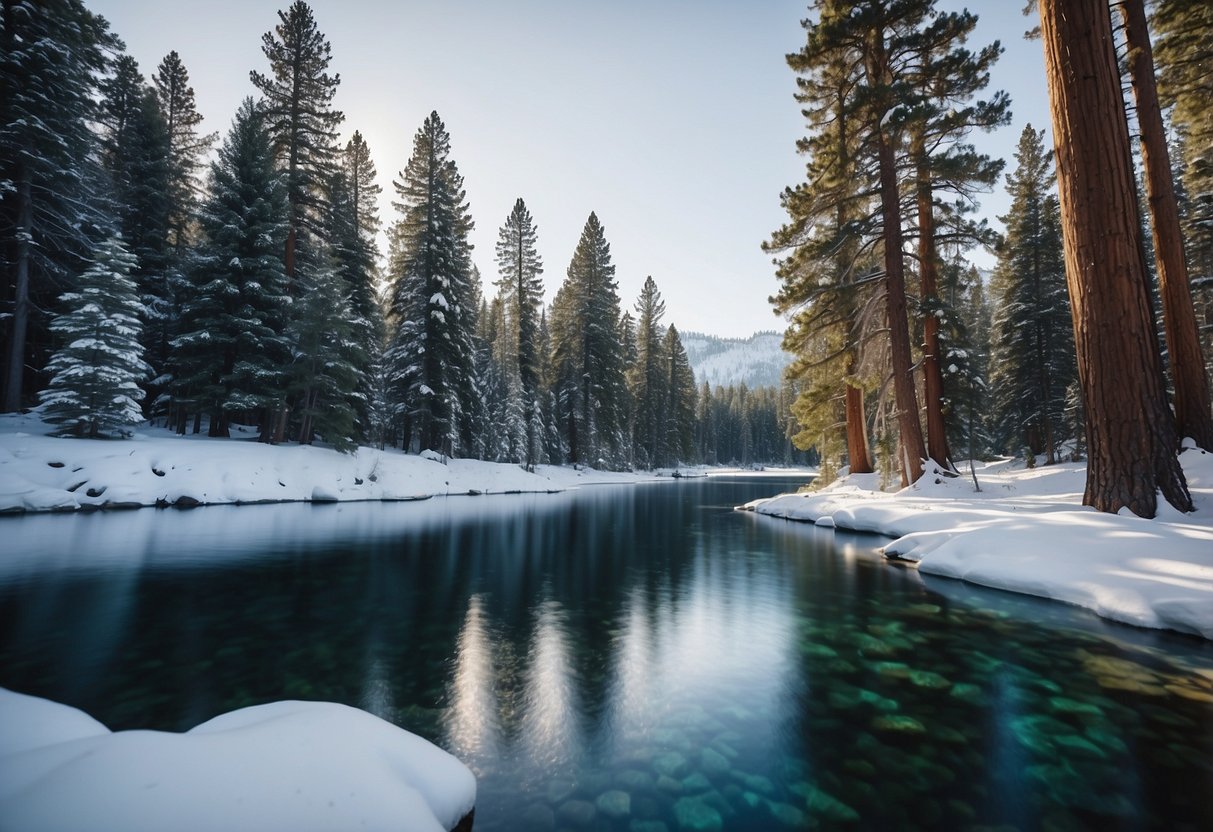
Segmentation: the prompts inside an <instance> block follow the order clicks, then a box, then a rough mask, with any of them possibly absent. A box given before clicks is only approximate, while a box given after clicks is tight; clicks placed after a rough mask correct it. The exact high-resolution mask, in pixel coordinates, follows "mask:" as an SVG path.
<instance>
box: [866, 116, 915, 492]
mask: <svg viewBox="0 0 1213 832" xmlns="http://www.w3.org/2000/svg"><path fill="white" fill-rule="evenodd" d="M877 129H878V131H879V132H878V133H877V137H876V142H877V151H878V153H879V157H880V202H881V208H880V212H881V220H882V223H883V225H884V229H883V231H882V234H883V236H884V269H885V314H886V316H887V318H888V325H889V351H890V353H891V357H892V363H893V399H894V402H895V403H896V406H897V428H898V433H899V434H900V436H901V444H902V448H903V453H902V455H901V458H902V484H903V485H909V484H910V483H914V482H917V481H918V478H919V477H921V476H922V461H923V460H924V459H925V458H926V456H927V448H926V445H925V444H924V443H923V441H922V425H921V424H919V422H918V392H917V391H916V390H915V389H914V371H913V362H912V361H911V359H910V328H909V324H908V323H907V322H906V277H905V266H904V263H903V262H902V254H901V205H900V203H899V201H898V193H897V167H896V164H895V162H894V159H893V146H892V145H891V144H889V142H888V139H887V138H886V137H885V135H884V131H883V128H877Z"/></svg>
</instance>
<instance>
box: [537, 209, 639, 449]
mask: <svg viewBox="0 0 1213 832" xmlns="http://www.w3.org/2000/svg"><path fill="white" fill-rule="evenodd" d="M619 318H620V309H619V296H618V294H617V293H616V283H615V267H614V266H613V265H612V264H611V247H610V246H609V245H608V244H607V241H606V234H605V232H604V231H603V228H602V225H601V223H599V221H598V217H597V216H596V215H595V214H592V213H591V214H590V217H589V219H588V220H587V221H586V224H585V228H584V229H583V230H582V232H581V239H580V240H579V241H578V243H577V249H576V251H574V253H573V260H572V262H571V263H569V268H568V276H567V278H566V279H565V281H564V283H563V284H562V285H561V287H560V290H559V291H558V292H557V294H556V301H555V303H554V305H553V309H552V322H551V326H552V356H553V359H552V363H553V365H554V373H555V386H556V392H557V395H558V399H559V408H560V414H561V417H562V419H561V421H562V425H563V430H564V438H565V441H566V442H567V445H568V455H569V459H570V461H572V462H574V463H580V464H583V465H595V466H603V467H608V468H609V467H618V466H620V465H621V464H622V457H623V456H624V453H625V448H624V445H625V439H624V436H623V428H624V427H625V424H624V422H623V412H622V403H623V400H624V396H625V395H626V392H627V391H626V384H625V381H624V375H623V370H624V368H623V351H622V349H621V347H620V344H619V329H618V324H619Z"/></svg>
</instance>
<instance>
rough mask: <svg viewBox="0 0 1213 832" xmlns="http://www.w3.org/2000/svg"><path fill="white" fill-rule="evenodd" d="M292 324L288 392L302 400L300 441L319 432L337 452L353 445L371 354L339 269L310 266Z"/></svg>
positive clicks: (304, 272) (302, 279)
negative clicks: (356, 399) (358, 396)
mask: <svg viewBox="0 0 1213 832" xmlns="http://www.w3.org/2000/svg"><path fill="white" fill-rule="evenodd" d="M299 288H300V292H299V299H298V300H297V301H296V302H295V304H294V307H293V318H292V320H291V323H290V325H289V326H288V331H287V335H288V337H289V338H290V342H291V348H292V353H293V361H292V363H291V369H290V373H289V379H290V381H289V392H290V393H291V394H292V395H293V396H294V397H295V399H296V400H297V401H298V402H299V403H300V407H299V415H300V417H301V419H302V423H301V425H300V428H299V442H300V444H303V445H310V444H312V441H313V438H314V435H315V434H317V433H318V434H320V437H321V438H322V439H324V440H325V441H326V442H328V443H330V444H331V445H332V446H333V447H334V448H336V449H337V450H339V451H350V450H353V448H354V447H355V443H354V433H355V426H354V420H355V412H354V406H353V404H352V399H353V393H354V390H355V387H356V386H357V385H358V383H359V381H360V380H361V379H360V372H359V369H358V368H360V367H365V366H366V365H367V364H368V363H369V356H367V355H366V353H365V352H364V351H363V349H362V347H363V345H362V344H361V343H360V342H359V341H358V339H357V338H356V337H355V333H354V315H353V314H352V313H351V312H350V305H349V298H348V288H347V286H346V284H345V282H344V280H342V278H341V277H340V276H338V275H337V274H336V271H335V270H334V269H333V268H332V267H330V268H313V267H308V268H305V269H303V270H302V272H301V276H300V287H299Z"/></svg>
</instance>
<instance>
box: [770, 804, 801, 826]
mask: <svg viewBox="0 0 1213 832" xmlns="http://www.w3.org/2000/svg"><path fill="white" fill-rule="evenodd" d="M767 808H769V809H770V810H771V817H773V818H774V819H775V822H776V823H778V824H780V825H781V826H787V827H789V828H791V829H801V828H803V827H804V825H805V820H806V818H805V815H804V812H802V811H800V810H799V809H797V808H796V807H795V806H793V805H792V804H790V803H777V802H775V801H774V800H772V801H769V802H768V803H767Z"/></svg>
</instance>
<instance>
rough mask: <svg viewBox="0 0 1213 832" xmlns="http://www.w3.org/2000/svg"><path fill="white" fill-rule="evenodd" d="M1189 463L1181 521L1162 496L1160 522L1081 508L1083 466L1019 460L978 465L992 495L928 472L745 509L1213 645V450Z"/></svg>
mask: <svg viewBox="0 0 1213 832" xmlns="http://www.w3.org/2000/svg"><path fill="white" fill-rule="evenodd" d="M1188 444H1190V443H1188ZM1179 459H1180V462H1181V463H1182V464H1183V467H1184V472H1185V474H1186V475H1187V479H1188V487H1189V488H1190V490H1191V492H1192V499H1193V503H1194V505H1195V507H1196V511H1195V512H1193V513H1191V514H1180V513H1179V512H1177V511H1175V510H1174V509H1172V508H1171V507H1170V506H1169V505H1167V503H1166V502H1165V501H1164V500H1163V499H1162V498H1161V496H1160V497H1159V509H1158V516H1157V517H1156V518H1155V519H1153V520H1144V519H1142V518H1139V517H1136V516H1134V515H1132V514H1130V513H1128V512H1122V513H1121V514H1118V515H1112V514H1103V513H1100V512H1097V511H1095V510H1094V509H1090V508H1087V507H1085V506H1083V505H1081V503H1082V493H1083V487H1084V483H1085V479H1086V470H1085V467H1084V466H1083V465H1082V464H1079V463H1066V464H1062V465H1051V466H1042V467H1037V468H1024V467H1021V466H1020V467H1016V466H1014V465H1012V464H1011V463H1010V462H1009V461H1008V460H1001V461H999V462H996V463H992V464H989V465H986V466H983V467H981V468H979V469H978V471H977V477H978V480H979V482H980V483H981V488H982V490H981V492H975V491H974V489H973V484H972V480H971V479H970V478H969V477H968V476H967V475H965V476H962V477H960V478H951V477H945V476H941V475H936V474H928V475H927V476H924V477H923V478H922V479H921V480H919V481H918V483H916V484H915V485H913V486H911V487H909V488H905V489H902V490H901V491H899V492H897V493H895V494H888V493H882V492H881V491H879V490H878V483H877V481H876V478H875V475H871V474H869V475H862V476H859V475H851V476H849V477H844V478H842V479H841V480H839V481H838V482H836V483H834V484H832V485H830V486H829V487H827V488H824V489H822V490H821V491H819V492H815V493H808V494H784V495H780V496H778V497H773V498H771V499H768V500H756V501H754V502H753V503H749V504H747V505H746V506H744V508H748V509H751V510H753V511H756V512H758V513H760V514H768V515H772V516H775V517H784V518H787V519H790V520H802V521H807V522H816V523H817V524H819V525H831V526H835V527H837V528H841V529H849V530H853V531H863V532H874V533H877V534H883V535H888V536H890V537H893V538H896V539H895V540H893V541H892V542H891V543H889V544H888V545H887V546H885V548H884V551H885V554H886V555H889V556H890V557H897V558H899V559H903V560H907V561H911V562H914V563H916V564H917V566H918V569H919V570H920V571H921V572H924V573H928V574H933V575H942V576H946V577H952V578H961V579H963V580H966V581H971V582H973V583H977V584H982V585H984V586H990V587H995V588H998V589H1005V590H1010V591H1012V592H1022V593H1027V594H1030V595H1039V596H1042V597H1045V598H1052V599H1055V600H1058V601H1065V602H1067V603H1070V604H1076V605H1078V606H1081V607H1086V608H1088V609H1090V610H1093V611H1094V612H1096V613H1098V614H1099V615H1101V616H1103V617H1105V618H1109V619H1112V620H1115V621H1121V622H1124V623H1127V624H1136V625H1138V626H1143V627H1160V628H1167V629H1173V630H1180V631H1182V632H1186V633H1193V634H1197V635H1201V636H1204V637H1205V638H1210V639H1213V454H1208V453H1205V452H1203V451H1201V450H1199V449H1196V448H1192V447H1189V448H1188V449H1187V450H1185V451H1184V452H1183V453H1182V454H1180V457H1179ZM961 468H962V470H967V468H966V466H963V465H962V466H961Z"/></svg>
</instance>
